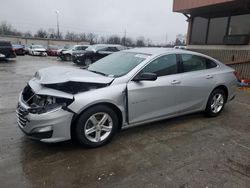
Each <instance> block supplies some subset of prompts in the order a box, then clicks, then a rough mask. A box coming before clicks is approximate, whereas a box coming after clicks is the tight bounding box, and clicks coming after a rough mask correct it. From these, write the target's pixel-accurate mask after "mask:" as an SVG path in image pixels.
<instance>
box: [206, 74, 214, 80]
mask: <svg viewBox="0 0 250 188" xmlns="http://www.w3.org/2000/svg"><path fill="white" fill-rule="evenodd" d="M213 77H214V76H213V75H207V76H206V79H211V78H213Z"/></svg>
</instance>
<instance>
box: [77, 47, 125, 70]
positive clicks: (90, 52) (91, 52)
mask: <svg viewBox="0 0 250 188" xmlns="http://www.w3.org/2000/svg"><path fill="white" fill-rule="evenodd" d="M124 49H126V48H125V47H124V46H121V45H112V44H96V45H92V46H89V47H88V48H87V49H86V50H85V51H84V52H81V53H73V55H72V60H73V62H74V63H76V64H80V65H85V66H88V65H90V64H91V63H94V62H95V61H97V60H99V59H101V58H103V57H105V56H107V55H110V54H112V53H114V52H118V51H121V50H124Z"/></svg>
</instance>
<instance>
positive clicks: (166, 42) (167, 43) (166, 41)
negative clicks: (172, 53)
mask: <svg viewBox="0 0 250 188" xmlns="http://www.w3.org/2000/svg"><path fill="white" fill-rule="evenodd" d="M165 40H166V46H167V45H168V33H166V38H165Z"/></svg>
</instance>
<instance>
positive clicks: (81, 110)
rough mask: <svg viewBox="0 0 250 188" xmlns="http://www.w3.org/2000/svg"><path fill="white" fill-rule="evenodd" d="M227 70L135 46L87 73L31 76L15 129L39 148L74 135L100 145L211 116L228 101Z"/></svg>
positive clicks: (181, 53) (58, 70)
mask: <svg viewBox="0 0 250 188" xmlns="http://www.w3.org/2000/svg"><path fill="white" fill-rule="evenodd" d="M236 84H237V79H236V77H235V75H234V69H232V68H230V67H228V66H226V65H225V64H223V63H221V62H219V61H217V60H215V59H213V58H211V57H208V56H206V55H202V54H199V53H195V52H189V51H185V50H174V49H166V48H165V49H164V48H139V49H131V50H124V51H120V52H117V53H114V54H112V55H109V56H107V57H105V58H103V59H100V60H99V61H97V62H95V63H93V64H91V65H90V66H89V67H88V68H87V69H77V68H67V67H53V68H45V69H42V70H39V71H38V72H37V73H35V76H34V78H32V79H31V80H30V81H29V82H28V85H27V86H26V87H25V88H24V90H23V92H22V93H21V94H20V97H19V102H18V107H17V118H18V119H17V122H18V125H19V127H20V129H21V130H22V131H23V132H24V133H26V134H27V135H29V137H33V138H34V139H38V140H40V141H42V142H47V143H52V142H60V141H65V140H69V139H71V138H72V137H75V138H76V140H78V141H79V143H81V144H82V145H84V146H87V147H98V146H101V145H104V144H106V143H107V142H108V141H109V140H110V139H111V138H112V137H113V136H114V135H115V133H116V132H117V131H118V130H119V129H121V128H126V127H129V126H135V125H140V124H145V123H150V122H154V121H159V120H162V119H166V118H172V117H176V116H180V115H184V114H189V113H194V112H199V111H204V112H205V114H206V115H207V116H209V117H215V116H218V115H219V114H220V113H221V112H222V111H223V109H224V106H225V104H226V103H227V102H229V101H231V100H233V99H234V97H235V94H236V93H235V90H236V86H237V85H236Z"/></svg>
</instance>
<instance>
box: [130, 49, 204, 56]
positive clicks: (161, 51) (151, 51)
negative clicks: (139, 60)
mask: <svg viewBox="0 0 250 188" xmlns="http://www.w3.org/2000/svg"><path fill="white" fill-rule="evenodd" d="M125 51H126V52H135V53H142V54H148V55H152V56H157V55H162V54H166V53H183V54H192V55H199V56H204V57H207V56H206V55H204V54H200V53H197V52H193V51H188V50H182V49H175V48H157V47H155V48H147V47H146V48H145V47H144V48H132V49H128V50H125Z"/></svg>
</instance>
